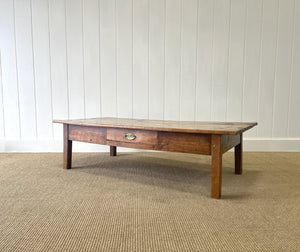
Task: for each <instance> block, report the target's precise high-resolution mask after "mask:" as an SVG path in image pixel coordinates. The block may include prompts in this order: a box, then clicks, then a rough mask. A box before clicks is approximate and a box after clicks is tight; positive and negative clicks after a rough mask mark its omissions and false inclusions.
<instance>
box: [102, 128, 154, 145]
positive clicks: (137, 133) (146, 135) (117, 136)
mask: <svg viewBox="0 0 300 252" xmlns="http://www.w3.org/2000/svg"><path fill="white" fill-rule="evenodd" d="M106 138H107V140H108V141H116V142H125V143H136V144H151V145H155V144H157V132H156V131H149V130H131V129H107V136H106Z"/></svg>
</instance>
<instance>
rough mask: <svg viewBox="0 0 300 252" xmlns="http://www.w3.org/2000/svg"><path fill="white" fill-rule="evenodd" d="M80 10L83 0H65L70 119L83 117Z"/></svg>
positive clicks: (83, 92)
mask: <svg viewBox="0 0 300 252" xmlns="http://www.w3.org/2000/svg"><path fill="white" fill-rule="evenodd" d="M82 8H83V0H66V24H67V25H66V34H67V55H68V58H67V59H68V83H69V116H70V119H73V118H83V117H85V101H84V98H85V88H84V75H83V74H84V73H83V23H82V21H83V11H82V10H83V9H82Z"/></svg>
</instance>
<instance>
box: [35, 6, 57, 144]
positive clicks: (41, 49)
mask: <svg viewBox="0 0 300 252" xmlns="http://www.w3.org/2000/svg"><path fill="white" fill-rule="evenodd" d="M48 21H49V18H48V0H32V35H33V55H34V76H35V89H36V116H37V118H36V121H37V137H38V138H39V139H49V138H52V136H53V130H52V90H51V83H50V80H51V78H50V52H49V25H48Z"/></svg>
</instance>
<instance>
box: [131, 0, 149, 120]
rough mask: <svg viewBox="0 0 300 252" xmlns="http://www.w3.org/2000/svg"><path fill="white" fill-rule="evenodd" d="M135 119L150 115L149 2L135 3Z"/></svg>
mask: <svg viewBox="0 0 300 252" xmlns="http://www.w3.org/2000/svg"><path fill="white" fill-rule="evenodd" d="M133 45H134V47H133V92H132V94H133V97H132V99H133V117H135V118H148V115H149V96H148V90H149V63H148V62H149V0H134V1H133Z"/></svg>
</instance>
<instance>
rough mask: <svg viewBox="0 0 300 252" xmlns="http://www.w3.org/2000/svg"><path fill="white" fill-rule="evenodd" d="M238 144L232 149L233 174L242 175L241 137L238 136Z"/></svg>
mask: <svg viewBox="0 0 300 252" xmlns="http://www.w3.org/2000/svg"><path fill="white" fill-rule="evenodd" d="M240 138H241V141H240V144H238V145H237V146H235V147H234V163H235V174H242V173H243V135H242V134H240Z"/></svg>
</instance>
